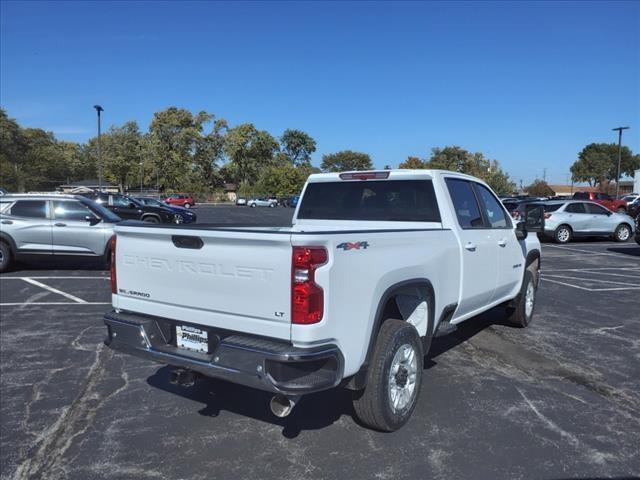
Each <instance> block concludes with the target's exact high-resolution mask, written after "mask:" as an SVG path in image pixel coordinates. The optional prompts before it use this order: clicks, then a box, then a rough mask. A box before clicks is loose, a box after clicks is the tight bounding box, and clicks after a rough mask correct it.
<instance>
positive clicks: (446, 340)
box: [147, 308, 504, 438]
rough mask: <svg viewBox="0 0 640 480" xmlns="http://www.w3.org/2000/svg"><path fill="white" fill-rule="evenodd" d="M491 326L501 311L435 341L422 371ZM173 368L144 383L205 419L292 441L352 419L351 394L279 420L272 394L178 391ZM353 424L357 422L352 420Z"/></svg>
mask: <svg viewBox="0 0 640 480" xmlns="http://www.w3.org/2000/svg"><path fill="white" fill-rule="evenodd" d="M491 325H504V309H502V308H494V309H492V310H490V311H489V312H486V313H484V314H482V315H479V316H478V317H476V318H474V319H473V321H470V322H465V323H464V324H463V325H462V326H461V327H460V328H458V330H456V331H455V332H452V333H451V334H449V335H446V336H443V337H439V338H434V339H433V342H432V344H431V348H430V350H429V353H428V355H427V356H426V357H425V359H424V369H425V370H428V369H430V368H434V367H435V366H437V362H436V361H435V359H436V358H437V357H438V356H440V355H442V354H443V353H445V352H447V351H448V350H450V349H452V348H454V347H456V346H458V345H460V344H461V343H464V342H466V341H467V340H469V339H470V338H471V337H473V336H474V335H476V334H478V333H480V332H481V331H482V330H484V329H485V328H487V327H490V326H491ZM172 370H173V367H170V366H165V367H162V368H160V369H159V370H157V371H156V373H154V374H153V375H152V376H150V377H149V378H148V379H147V383H148V384H149V385H150V386H152V387H154V388H159V389H160V390H164V391H166V392H169V393H172V394H175V395H179V396H181V397H183V398H188V399H189V400H194V401H196V402H200V403H202V404H204V407H203V408H202V409H201V410H200V411H199V413H200V414H201V415H204V416H206V417H217V416H218V415H219V414H220V412H221V411H225V410H226V411H229V412H233V413H236V414H238V415H242V416H245V417H251V418H254V419H256V420H260V421H262V422H266V423H271V424H273V425H278V426H281V427H282V435H283V436H284V437H286V438H295V437H297V436H298V435H299V434H300V432H301V431H303V430H318V429H321V428H324V427H327V426H329V425H331V424H333V423H334V422H336V421H337V420H338V419H339V418H340V417H342V416H343V415H349V416H351V417H352V418H354V414H353V407H352V405H351V398H352V395H353V392H351V391H349V390H346V389H343V388H334V389H331V390H326V391H323V392H319V393H313V394H308V395H305V396H303V397H302V399H301V400H300V401H299V403H298V404H297V405H296V407H295V408H294V409H293V411H292V412H291V414H290V415H289V416H288V417H286V418H278V417H276V416H275V415H273V414H272V413H271V410H270V409H269V400H270V399H271V397H272V396H273V394H271V393H269V392H263V391H261V390H256V389H253V388H249V387H244V386H242V385H236V384H233V383H228V382H225V381H222V380H216V379H212V378H207V377H202V378H201V379H200V380H198V381H197V382H196V384H195V385H194V386H192V387H187V388H185V387H180V386H177V385H174V384H172V383H171V382H170V379H171V371H172ZM354 421H356V423H358V422H357V420H356V419H355V418H354Z"/></svg>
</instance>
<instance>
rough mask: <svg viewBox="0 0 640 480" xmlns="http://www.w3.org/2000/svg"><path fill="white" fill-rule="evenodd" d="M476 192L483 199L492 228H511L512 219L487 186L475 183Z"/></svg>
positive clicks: (485, 211)
mask: <svg viewBox="0 0 640 480" xmlns="http://www.w3.org/2000/svg"><path fill="white" fill-rule="evenodd" d="M474 186H475V189H476V192H478V196H479V197H480V200H481V201H482V204H483V207H484V213H485V215H486V217H487V220H488V221H489V224H490V225H491V228H511V221H510V220H508V219H507V214H506V213H505V211H504V208H502V206H501V205H500V202H499V201H498V200H497V199H496V197H494V196H493V194H492V193H491V192H490V191H489V189H488V188H487V187H485V186H484V185H480V184H479V183H475V184H474Z"/></svg>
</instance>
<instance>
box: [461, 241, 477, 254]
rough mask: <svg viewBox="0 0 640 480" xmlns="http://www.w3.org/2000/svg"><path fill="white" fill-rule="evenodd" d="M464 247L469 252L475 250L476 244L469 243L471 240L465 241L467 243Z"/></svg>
mask: <svg viewBox="0 0 640 480" xmlns="http://www.w3.org/2000/svg"><path fill="white" fill-rule="evenodd" d="M464 248H466V249H467V250H469V251H470V252H475V251H476V244H475V243H471V242H467V244H466V245H465V246H464Z"/></svg>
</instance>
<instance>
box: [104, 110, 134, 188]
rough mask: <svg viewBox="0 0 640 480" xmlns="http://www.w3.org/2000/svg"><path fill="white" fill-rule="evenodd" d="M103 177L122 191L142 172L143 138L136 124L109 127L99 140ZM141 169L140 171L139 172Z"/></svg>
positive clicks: (129, 123)
mask: <svg viewBox="0 0 640 480" xmlns="http://www.w3.org/2000/svg"><path fill="white" fill-rule="evenodd" d="M101 148H102V158H103V162H104V176H105V179H107V180H108V181H110V182H114V183H115V184H117V185H119V187H120V189H121V190H124V189H125V187H126V186H127V185H128V183H129V182H131V183H134V184H136V183H137V182H136V181H134V178H135V179H136V180H137V179H138V178H140V173H141V172H143V171H144V165H143V159H144V156H143V137H142V134H141V133H140V129H139V128H138V124H137V123H136V122H127V123H125V124H124V125H123V126H122V127H113V126H112V127H111V128H110V129H109V131H108V132H107V133H105V134H104V135H103V136H102V138H101ZM141 168H142V170H141Z"/></svg>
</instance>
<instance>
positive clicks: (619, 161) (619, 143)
mask: <svg viewBox="0 0 640 480" xmlns="http://www.w3.org/2000/svg"><path fill="white" fill-rule="evenodd" d="M611 130H613V131H614V132H615V131H617V132H618V170H617V173H616V198H618V195H620V163H621V162H622V131H623V130H629V127H618V128H612V129H611Z"/></svg>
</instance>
